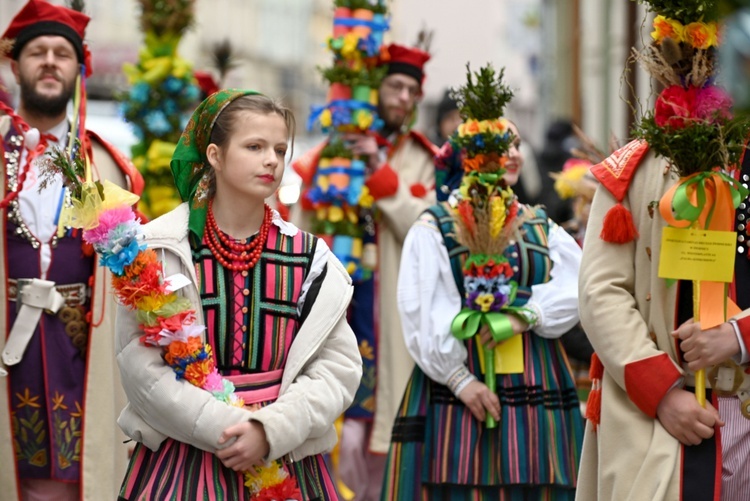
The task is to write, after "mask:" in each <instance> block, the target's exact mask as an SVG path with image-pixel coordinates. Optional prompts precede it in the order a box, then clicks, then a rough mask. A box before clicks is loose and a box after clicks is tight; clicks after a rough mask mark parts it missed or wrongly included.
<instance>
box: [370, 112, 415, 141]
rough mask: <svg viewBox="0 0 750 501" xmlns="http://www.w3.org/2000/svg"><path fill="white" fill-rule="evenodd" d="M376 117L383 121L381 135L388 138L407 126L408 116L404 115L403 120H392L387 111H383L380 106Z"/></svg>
mask: <svg viewBox="0 0 750 501" xmlns="http://www.w3.org/2000/svg"><path fill="white" fill-rule="evenodd" d="M378 115H379V116H380V118H381V119H382V120H383V133H384V134H383V135H384V136H388V135H390V134H392V133H394V132H402V131H403V130H404V128H405V127H406V126H407V125H408V122H409V119H410V115H406V116H405V117H403V118H394V119H392V118H391V117H390V116H389V115H390V113H388V110H386V109H384V108H383V107H382V106H381V107H379V109H378Z"/></svg>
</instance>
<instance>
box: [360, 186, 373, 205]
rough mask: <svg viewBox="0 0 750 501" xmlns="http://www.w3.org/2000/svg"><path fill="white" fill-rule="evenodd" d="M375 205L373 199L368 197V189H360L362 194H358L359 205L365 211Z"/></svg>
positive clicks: (370, 196)
mask: <svg viewBox="0 0 750 501" xmlns="http://www.w3.org/2000/svg"><path fill="white" fill-rule="evenodd" d="M374 203H375V199H374V198H373V196H372V195H370V189H369V188H368V187H367V186H363V187H362V192H361V193H360V194H359V205H360V207H363V208H365V209H369V208H370V207H372V204H374Z"/></svg>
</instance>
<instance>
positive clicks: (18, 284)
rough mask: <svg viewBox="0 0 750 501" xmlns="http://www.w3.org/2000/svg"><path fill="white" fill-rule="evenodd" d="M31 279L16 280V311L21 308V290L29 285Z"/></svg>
mask: <svg viewBox="0 0 750 501" xmlns="http://www.w3.org/2000/svg"><path fill="white" fill-rule="evenodd" d="M32 280H34V279H33V278H19V279H18V280H16V311H18V310H20V309H21V306H23V289H24V288H25V287H26V286H28V285H31V281H32Z"/></svg>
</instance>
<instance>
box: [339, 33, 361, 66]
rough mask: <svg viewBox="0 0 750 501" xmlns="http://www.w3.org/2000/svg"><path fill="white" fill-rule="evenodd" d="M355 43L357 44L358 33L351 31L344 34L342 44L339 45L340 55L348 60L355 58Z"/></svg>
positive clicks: (356, 54) (356, 53)
mask: <svg viewBox="0 0 750 501" xmlns="http://www.w3.org/2000/svg"><path fill="white" fill-rule="evenodd" d="M357 45H359V35H357V34H356V33H353V32H349V33H347V34H346V35H344V44H343V46H342V47H341V57H342V58H344V59H348V60H351V59H355V58H356V57H357V56H359V53H358V51H357Z"/></svg>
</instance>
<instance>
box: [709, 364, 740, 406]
mask: <svg viewBox="0 0 750 501" xmlns="http://www.w3.org/2000/svg"><path fill="white" fill-rule="evenodd" d="M720 376H721V377H720ZM744 376H745V374H744V372H743V371H742V368H741V367H740V366H739V365H737V364H736V363H735V362H734V361H733V360H731V359H730V360H726V361H724V362H722V363H720V364H716V365H714V366H713V367H711V369H710V370H709V371H708V380H709V381H710V383H711V389H712V390H713V392H714V393H716V394H717V395H718V396H720V397H732V396H734V395H736V394H737V391H739V389H740V386H742V381H743V378H744ZM722 383H731V385H732V387H731V388H729V387H726V386H724V387H722V386H723V385H722Z"/></svg>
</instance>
